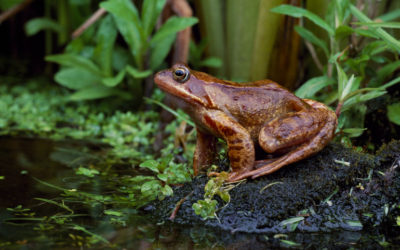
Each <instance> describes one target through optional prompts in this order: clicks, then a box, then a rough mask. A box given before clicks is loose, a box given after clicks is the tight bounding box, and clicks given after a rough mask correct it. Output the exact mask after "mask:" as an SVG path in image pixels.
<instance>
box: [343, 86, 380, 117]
mask: <svg viewBox="0 0 400 250" xmlns="http://www.w3.org/2000/svg"><path fill="white" fill-rule="evenodd" d="M386 93H387V92H386V91H385V90H381V89H377V90H374V91H369V92H367V93H366V94H357V95H354V96H353V97H350V98H349V99H347V100H346V101H345V102H344V103H343V107H342V112H344V111H346V110H348V109H349V108H351V107H352V106H353V105H356V104H361V103H363V102H366V101H368V100H371V99H374V98H377V97H379V96H382V95H384V94H386Z"/></svg>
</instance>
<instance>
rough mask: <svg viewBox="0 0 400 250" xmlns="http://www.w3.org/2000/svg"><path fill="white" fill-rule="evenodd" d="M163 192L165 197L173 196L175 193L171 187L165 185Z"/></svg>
mask: <svg viewBox="0 0 400 250" xmlns="http://www.w3.org/2000/svg"><path fill="white" fill-rule="evenodd" d="M161 192H162V194H163V195H165V196H171V195H173V194H174V191H173V190H172V188H171V187H170V186H169V185H165V186H164V187H163V188H162V189H161Z"/></svg>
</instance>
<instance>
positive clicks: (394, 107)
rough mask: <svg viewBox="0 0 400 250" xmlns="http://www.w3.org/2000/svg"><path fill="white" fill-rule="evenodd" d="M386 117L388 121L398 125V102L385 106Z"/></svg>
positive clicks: (399, 116)
mask: <svg viewBox="0 0 400 250" xmlns="http://www.w3.org/2000/svg"><path fill="white" fill-rule="evenodd" d="M387 117H388V118H389V121H391V122H393V123H394V124H397V125H400V102H397V103H393V104H391V105H388V106H387Z"/></svg>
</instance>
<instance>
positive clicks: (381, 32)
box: [350, 5, 400, 52]
mask: <svg viewBox="0 0 400 250" xmlns="http://www.w3.org/2000/svg"><path fill="white" fill-rule="evenodd" d="M350 10H351V13H352V14H353V15H354V16H355V17H356V18H357V19H358V20H359V21H361V22H365V23H370V22H372V20H371V19H370V18H369V17H367V16H366V15H365V14H364V13H362V12H361V11H360V10H359V9H357V7H355V6H354V5H350ZM370 29H371V31H372V32H373V33H375V35H377V36H379V37H380V38H381V39H382V40H384V41H385V42H387V43H388V45H390V46H391V47H392V48H394V49H395V50H397V52H400V42H399V41H398V40H397V39H396V38H394V37H393V36H391V35H389V33H387V32H386V31H384V30H383V29H382V28H375V27H370Z"/></svg>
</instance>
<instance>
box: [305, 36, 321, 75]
mask: <svg viewBox="0 0 400 250" xmlns="http://www.w3.org/2000/svg"><path fill="white" fill-rule="evenodd" d="M305 43H306V46H307V49H308V50H309V51H310V54H311V57H312V59H313V60H314V62H315V65H317V68H318V69H319V70H321V71H322V72H324V66H322V63H321V61H320V60H319V58H318V55H317V52H316V51H315V49H314V46H313V45H312V44H311V43H310V42H309V41H306V42H305Z"/></svg>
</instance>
